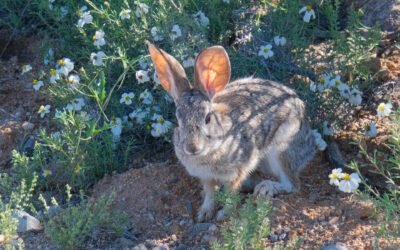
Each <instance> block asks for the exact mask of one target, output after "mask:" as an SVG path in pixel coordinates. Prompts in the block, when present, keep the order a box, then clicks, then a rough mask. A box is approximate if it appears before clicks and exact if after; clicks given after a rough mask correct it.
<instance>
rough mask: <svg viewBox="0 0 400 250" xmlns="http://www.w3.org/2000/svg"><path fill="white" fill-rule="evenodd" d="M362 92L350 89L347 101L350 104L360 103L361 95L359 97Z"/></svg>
mask: <svg viewBox="0 0 400 250" xmlns="http://www.w3.org/2000/svg"><path fill="white" fill-rule="evenodd" d="M361 94H362V92H361V91H359V90H358V89H355V88H354V89H352V90H351V91H350V95H349V102H350V103H352V104H356V105H360V104H361V102H362V97H361Z"/></svg>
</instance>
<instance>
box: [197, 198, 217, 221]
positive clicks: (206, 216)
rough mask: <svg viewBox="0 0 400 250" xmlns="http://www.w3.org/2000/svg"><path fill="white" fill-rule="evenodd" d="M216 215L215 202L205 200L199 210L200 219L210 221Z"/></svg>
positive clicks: (198, 217)
mask: <svg viewBox="0 0 400 250" xmlns="http://www.w3.org/2000/svg"><path fill="white" fill-rule="evenodd" d="M213 215H214V202H210V201H207V200H205V201H204V202H203V204H202V205H201V207H200V209H199V211H198V212H197V220H198V221H209V220H211V218H212V217H213Z"/></svg>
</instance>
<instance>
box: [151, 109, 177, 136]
mask: <svg viewBox="0 0 400 250" xmlns="http://www.w3.org/2000/svg"><path fill="white" fill-rule="evenodd" d="M152 120H153V121H156V122H155V123H152V124H151V127H152V128H153V129H152V130H151V135H152V136H154V137H158V136H160V135H162V134H165V133H166V132H168V130H169V129H170V128H171V127H172V123H171V122H170V121H166V120H164V118H163V117H162V116H161V115H159V114H154V115H153V117H152Z"/></svg>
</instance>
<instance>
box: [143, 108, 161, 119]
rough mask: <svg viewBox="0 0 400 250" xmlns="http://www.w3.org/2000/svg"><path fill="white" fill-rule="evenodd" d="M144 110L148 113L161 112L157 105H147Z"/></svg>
mask: <svg viewBox="0 0 400 250" xmlns="http://www.w3.org/2000/svg"><path fill="white" fill-rule="evenodd" d="M146 111H147V112H148V113H155V112H161V109H160V107H158V106H152V107H147V108H146ZM153 118H154V116H153Z"/></svg>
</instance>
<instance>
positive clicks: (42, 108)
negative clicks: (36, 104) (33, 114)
mask: <svg viewBox="0 0 400 250" xmlns="http://www.w3.org/2000/svg"><path fill="white" fill-rule="evenodd" d="M48 113H50V105H46V106H43V105H41V106H40V108H39V111H38V114H40V117H41V118H43V117H44V116H45V115H46V114H48Z"/></svg>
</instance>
